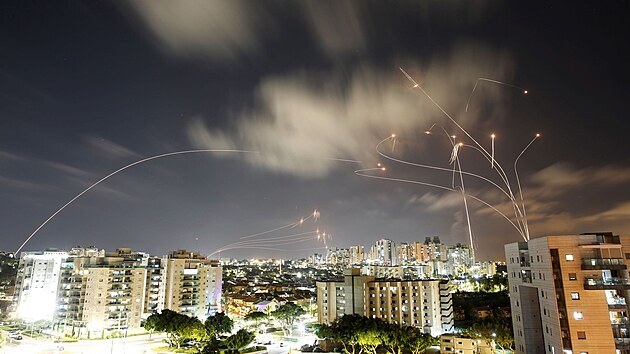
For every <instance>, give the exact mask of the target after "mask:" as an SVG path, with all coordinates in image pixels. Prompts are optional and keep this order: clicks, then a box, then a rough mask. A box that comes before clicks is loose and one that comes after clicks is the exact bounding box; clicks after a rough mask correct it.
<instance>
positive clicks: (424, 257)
mask: <svg viewBox="0 0 630 354" xmlns="http://www.w3.org/2000/svg"><path fill="white" fill-rule="evenodd" d="M411 249H412V254H413V258H414V259H415V261H417V262H429V261H430V260H431V256H430V252H429V245H428V244H426V243H422V242H417V241H415V242H414V243H413V244H411Z"/></svg>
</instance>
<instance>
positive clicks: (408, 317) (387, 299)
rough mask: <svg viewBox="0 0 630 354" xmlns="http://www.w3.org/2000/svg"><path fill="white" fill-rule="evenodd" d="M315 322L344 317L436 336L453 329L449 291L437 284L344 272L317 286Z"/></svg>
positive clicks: (327, 321) (439, 281)
mask: <svg viewBox="0 0 630 354" xmlns="http://www.w3.org/2000/svg"><path fill="white" fill-rule="evenodd" d="M317 305H318V322H319V323H331V322H333V321H334V320H336V319H337V318H339V317H341V316H343V315H347V314H360V315H363V316H368V317H372V318H380V319H382V320H384V321H387V322H391V323H398V324H401V325H408V326H416V327H419V328H422V329H423V331H424V332H426V333H431V334H432V335H439V334H441V333H444V332H449V331H451V330H452V329H453V305H452V299H451V293H450V287H449V286H448V282H447V281H441V280H399V279H396V280H394V279H389V280H388V279H379V280H376V279H375V278H374V277H373V276H365V275H360V272H359V270H358V269H348V270H346V272H345V273H344V279H343V281H318V282H317Z"/></svg>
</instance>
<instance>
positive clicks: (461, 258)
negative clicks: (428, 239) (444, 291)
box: [446, 243, 474, 274]
mask: <svg viewBox="0 0 630 354" xmlns="http://www.w3.org/2000/svg"><path fill="white" fill-rule="evenodd" d="M446 258H447V259H448V261H447V262H446V268H447V273H448V274H462V273H467V272H468V270H469V269H470V268H471V267H472V266H473V265H474V261H473V257H472V251H471V249H470V246H468V245H463V244H461V243H458V244H456V245H453V246H448V247H447V249H446Z"/></svg>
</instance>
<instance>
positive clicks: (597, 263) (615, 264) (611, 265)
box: [582, 258, 627, 270]
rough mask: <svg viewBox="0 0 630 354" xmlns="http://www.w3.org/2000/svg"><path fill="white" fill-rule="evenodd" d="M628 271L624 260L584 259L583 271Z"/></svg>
mask: <svg viewBox="0 0 630 354" xmlns="http://www.w3.org/2000/svg"><path fill="white" fill-rule="evenodd" d="M596 269H617V270H620V269H627V267H626V264H625V263H624V259H623V258H587V259H582V270H596Z"/></svg>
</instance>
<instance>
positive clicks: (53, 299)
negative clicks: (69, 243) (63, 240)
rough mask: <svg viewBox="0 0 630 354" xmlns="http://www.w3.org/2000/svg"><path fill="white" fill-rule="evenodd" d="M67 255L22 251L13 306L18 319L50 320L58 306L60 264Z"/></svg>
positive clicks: (62, 252) (63, 252)
mask: <svg viewBox="0 0 630 354" xmlns="http://www.w3.org/2000/svg"><path fill="white" fill-rule="evenodd" d="M68 256H69V255H68V252H65V251H58V250H46V251H43V252H22V253H21V255H20V263H19V265H18V270H17V277H16V281H15V295H14V303H15V307H16V311H17V315H18V317H19V318H21V319H24V320H26V321H29V322H30V321H38V320H46V321H52V320H53V316H54V313H55V308H56V305H57V292H58V287H59V279H60V277H61V265H62V264H63V263H64V262H65V261H66V260H67V259H68Z"/></svg>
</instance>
